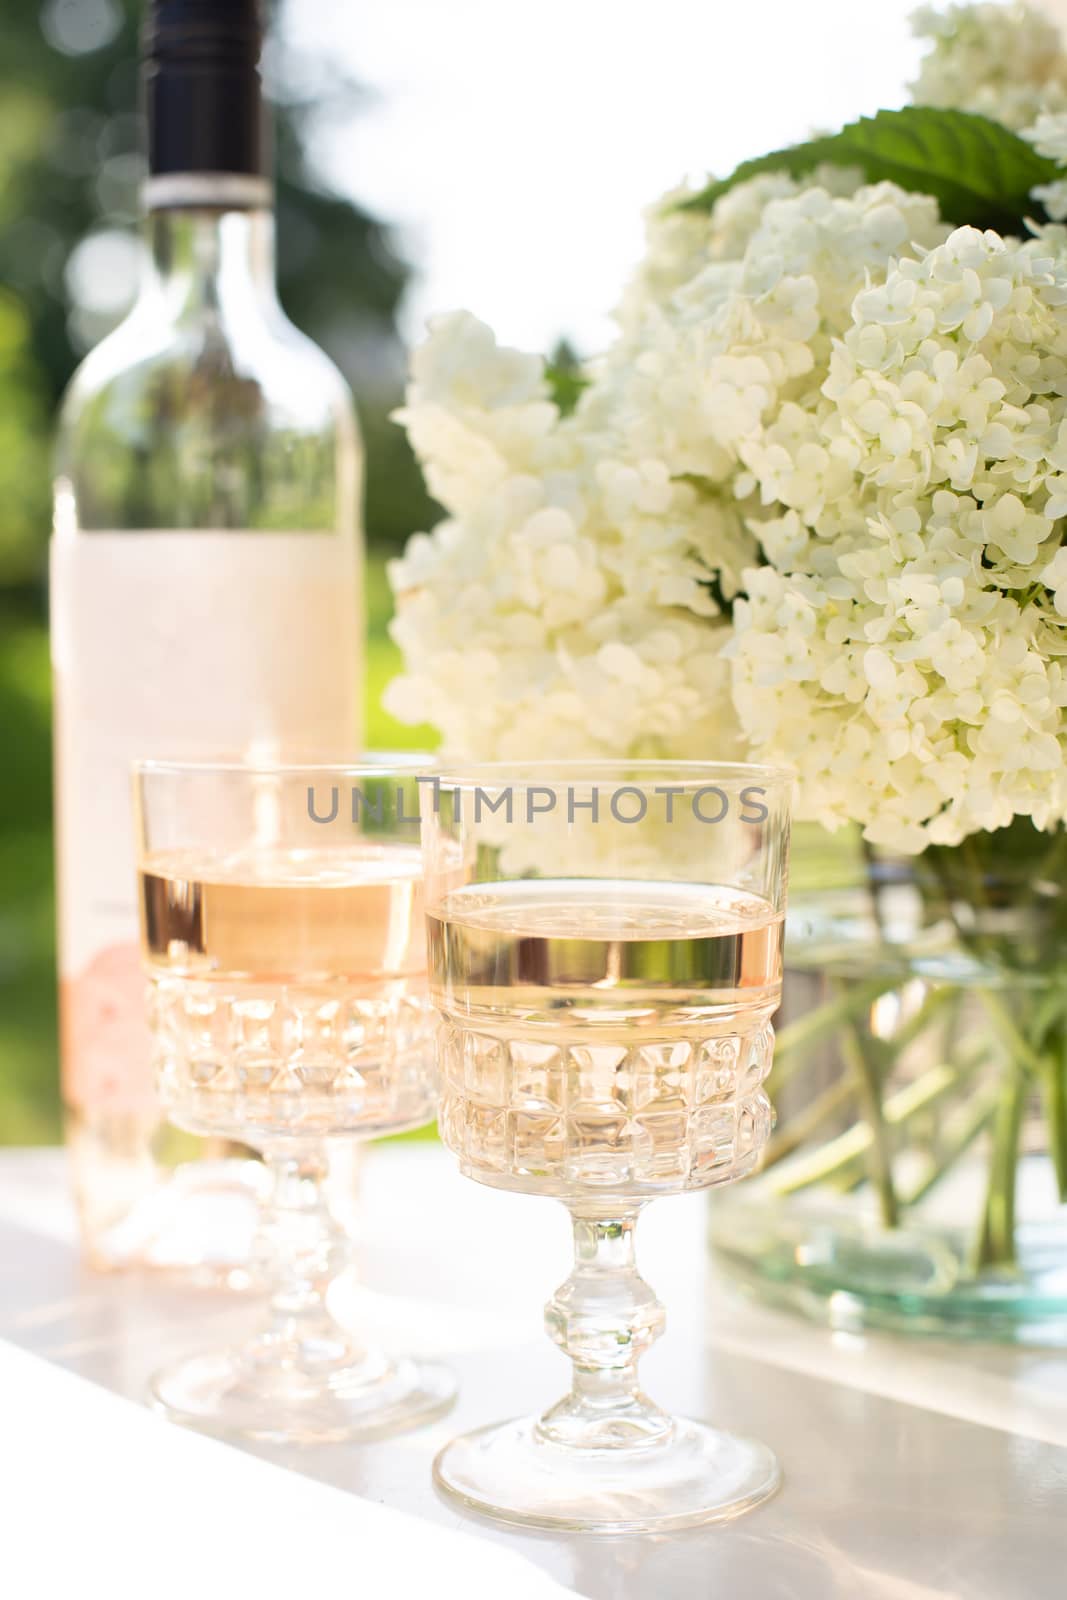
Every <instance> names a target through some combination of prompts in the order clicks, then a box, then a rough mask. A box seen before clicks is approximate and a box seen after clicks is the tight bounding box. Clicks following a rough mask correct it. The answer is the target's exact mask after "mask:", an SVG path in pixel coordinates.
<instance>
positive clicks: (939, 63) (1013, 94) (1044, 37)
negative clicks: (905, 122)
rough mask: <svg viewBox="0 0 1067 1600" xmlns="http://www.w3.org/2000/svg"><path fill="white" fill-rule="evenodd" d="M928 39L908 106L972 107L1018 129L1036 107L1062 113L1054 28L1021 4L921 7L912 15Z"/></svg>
mask: <svg viewBox="0 0 1067 1600" xmlns="http://www.w3.org/2000/svg"><path fill="white" fill-rule="evenodd" d="M912 25H913V27H914V30H915V32H916V33H917V34H918V35H919V36H920V37H921V38H925V39H929V40H930V41H931V43H932V48H931V49H930V51H929V53H928V54H927V55H926V56H925V58H924V59H923V62H922V66H921V68H920V70H919V76H918V78H917V79H916V80H915V82H914V83H913V84H912V85H911V95H912V99H913V100H914V102H915V104H916V105H921V106H949V107H956V108H958V109H959V110H961V111H979V112H981V113H983V115H985V116H987V117H992V118H994V120H995V121H997V122H1003V123H1004V124H1005V125H1006V126H1007V127H1009V128H1024V127H1025V126H1026V125H1027V124H1028V123H1031V122H1033V120H1034V118H1035V117H1036V116H1037V115H1038V113H1039V112H1042V111H1063V110H1067V55H1065V54H1064V50H1063V42H1062V39H1061V36H1060V33H1059V30H1058V28H1057V27H1056V25H1055V24H1054V23H1053V22H1051V21H1050V20H1049V18H1048V17H1046V16H1042V14H1041V13H1040V11H1038V10H1036V9H1035V8H1034V7H1032V6H1029V5H1023V4H1014V5H1002V4H980V5H950V6H948V7H941V6H937V7H935V6H930V5H927V6H922V7H921V8H920V9H919V10H918V11H916V13H915V15H914V17H913V18H912Z"/></svg>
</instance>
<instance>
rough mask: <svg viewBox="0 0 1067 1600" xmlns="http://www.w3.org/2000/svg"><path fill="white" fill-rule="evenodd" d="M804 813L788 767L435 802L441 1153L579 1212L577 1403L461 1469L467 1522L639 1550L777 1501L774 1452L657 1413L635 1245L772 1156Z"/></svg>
mask: <svg viewBox="0 0 1067 1600" xmlns="http://www.w3.org/2000/svg"><path fill="white" fill-rule="evenodd" d="M790 791H791V779H790V777H789V775H788V774H787V773H785V772H782V771H780V770H777V769H770V768H766V767H753V766H741V765H736V764H716V765H711V764H693V765H689V764H684V765H683V764H679V763H671V762H663V763H655V762H632V763H626V764H623V765H611V764H592V765H590V764H584V765H579V764H568V763H554V764H552V765H548V764H545V765H543V766H541V765H539V764H536V763H535V764H533V765H531V766H526V767H522V768H507V767H500V766H497V767H483V768H480V769H468V770H466V771H458V772H454V773H448V772H446V773H444V774H442V775H440V777H439V780H438V781H437V783H436V786H435V793H434V795H433V804H432V805H431V804H430V803H429V800H430V796H429V793H428V792H426V791H424V794H423V803H422V818H423V821H422V838H423V851H424V856H425V863H426V907H427V921H428V928H429V962H430V994H431V1000H432V1003H433V1005H434V1006H435V1008H436V1009H437V1011H438V1013H439V1017H440V1021H439V1025H438V1035H437V1037H438V1063H439V1068H440V1074H441V1099H440V1107H439V1124H440V1129H441V1135H442V1138H443V1139H444V1141H445V1143H446V1144H447V1145H448V1146H449V1148H450V1149H451V1150H452V1151H453V1152H454V1153H455V1155H456V1156H457V1157H458V1158H459V1163H460V1168H461V1170H462V1171H463V1172H464V1173H465V1174H466V1175H467V1176H468V1177H470V1178H474V1179H476V1180H477V1181H478V1182H480V1183H485V1184H489V1185H492V1186H494V1187H497V1188H501V1189H514V1190H521V1191H523V1192H525V1193H528V1194H542V1195H549V1196H552V1197H553V1198H555V1199H557V1200H561V1201H562V1202H563V1203H564V1205H566V1206H567V1207H568V1209H569V1211H570V1213H571V1217H572V1221H573V1227H574V1249H575V1264H574V1270H573V1272H572V1273H571V1275H570V1277H569V1278H568V1279H567V1281H566V1282H565V1283H564V1284H563V1285H562V1286H561V1287H560V1288H559V1289H557V1291H556V1293H555V1294H554V1296H553V1297H552V1299H551V1300H550V1301H549V1303H548V1306H547V1308H546V1326H547V1329H548V1333H549V1337H550V1338H551V1339H553V1340H554V1341H555V1343H556V1344H557V1345H559V1346H560V1348H561V1349H562V1350H563V1351H564V1352H565V1354H566V1355H568V1356H569V1357H570V1359H571V1361H572V1362H573V1369H574V1370H573V1386H572V1389H571V1392H570V1394H568V1395H567V1396H566V1397H565V1398H564V1399H562V1400H561V1401H559V1402H558V1404H556V1405H554V1406H552V1407H551V1408H550V1409H549V1410H548V1411H546V1412H545V1413H544V1414H543V1415H541V1416H540V1417H523V1418H520V1419H518V1420H515V1421H509V1422H504V1423H499V1424H494V1425H492V1426H490V1427H487V1428H482V1429H481V1430H479V1431H478V1432H475V1433H471V1434H467V1435H466V1436H464V1437H462V1438H459V1439H456V1440H455V1441H454V1442H453V1443H452V1444H450V1445H448V1446H447V1448H445V1449H444V1450H443V1451H442V1452H441V1454H440V1455H439V1456H438V1458H437V1460H436V1462H435V1466H434V1474H435V1479H436V1481H437V1483H438V1485H439V1486H440V1487H441V1488H443V1489H444V1490H446V1491H448V1492H449V1493H450V1494H451V1495H453V1496H455V1497H456V1498H457V1499H459V1500H460V1501H462V1502H463V1503H464V1504H465V1505H467V1506H468V1507H471V1508H473V1509H475V1510H478V1511H481V1512H483V1513H487V1514H489V1515H492V1516H496V1517H499V1518H502V1519H504V1520H506V1521H510V1522H518V1523H527V1524H532V1525H535V1526H541V1527H549V1528H577V1529H587V1530H594V1531H598V1532H611V1533H616V1532H631V1531H638V1530H643V1529H655V1530H662V1529H670V1528H680V1527H685V1526H687V1525H689V1524H693V1523H699V1522H704V1521H709V1520H713V1519H718V1518H724V1517H729V1516H733V1515H736V1514H737V1513H739V1512H741V1511H744V1510H746V1509H747V1508H749V1507H750V1506H753V1505H756V1504H757V1503H758V1502H759V1501H761V1500H763V1499H764V1498H765V1497H766V1496H768V1495H770V1494H772V1493H773V1491H774V1490H775V1488H776V1487H777V1484H778V1481H779V1470H778V1465H777V1462H776V1460H775V1458H774V1456H773V1454H772V1453H771V1451H770V1450H769V1449H768V1448H767V1447H766V1446H765V1445H763V1444H759V1443H756V1442H754V1441H751V1440H748V1439H742V1438H734V1437H732V1436H731V1435H729V1434H725V1433H722V1432H720V1431H718V1430H716V1429H714V1428H712V1427H710V1426H708V1425H707V1424H705V1423H703V1422H695V1421H689V1420H685V1419H679V1418H676V1417H672V1416H670V1415H668V1414H667V1413H666V1412H664V1411H662V1410H661V1409H660V1407H659V1406H657V1405H656V1404H655V1403H654V1402H653V1401H651V1400H650V1399H648V1398H647V1396H646V1395H644V1394H643V1393H642V1391H641V1388H640V1385H639V1382H638V1371H637V1368H638V1361H639V1359H640V1357H641V1355H642V1354H643V1353H644V1352H645V1351H646V1350H647V1349H648V1348H649V1346H650V1345H651V1344H652V1342H653V1340H655V1339H656V1338H657V1337H658V1335H659V1334H660V1332H661V1331H662V1328H663V1321H664V1313H663V1308H662V1306H661V1305H660V1303H659V1301H658V1300H657V1299H656V1296H655V1295H654V1293H653V1292H652V1290H651V1289H650V1288H649V1287H648V1285H647V1284H646V1283H645V1282H644V1280H643V1279H642V1278H641V1277H640V1276H639V1274H638V1272H637V1269H636V1266H635V1263H634V1225H635V1223H636V1221H637V1217H638V1214H639V1212H640V1211H641V1208H642V1207H643V1206H644V1205H645V1204H646V1203H647V1202H648V1201H649V1200H652V1199H654V1198H655V1197H656V1196H658V1195H670V1194H681V1193H685V1192H687V1191H689V1190H693V1189H704V1188H707V1187H710V1186H711V1185H714V1184H722V1183H729V1182H732V1181H733V1180H734V1179H736V1178H740V1177H743V1176H744V1174H745V1173H747V1172H750V1171H751V1170H752V1168H753V1167H754V1166H755V1164H756V1162H757V1161H758V1159H759V1155H760V1152H761V1149H762V1147H763V1145H764V1143H765V1141H766V1139H767V1136H768V1134H769V1131H770V1127H771V1108H770V1103H769V1101H768V1099H767V1096H766V1094H765V1093H764V1090H763V1081H764V1079H765V1078H766V1076H767V1073H768V1071H769V1070H770V1065H771V1052H772V1048H773V1034H772V1030H771V1017H772V1015H773V1013H774V1011H775V1009H776V1007H777V1004H778V1000H779V995H780V992H781V961H782V925H783V916H784V911H785V896H786V879H787V862H788V841H789V801H790Z"/></svg>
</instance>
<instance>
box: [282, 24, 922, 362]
mask: <svg viewBox="0 0 1067 1600" xmlns="http://www.w3.org/2000/svg"><path fill="white" fill-rule="evenodd" d="M915 3H916V0H537V3H536V4H533V5H526V4H522V3H520V0H295V3H294V0H291V3H290V5H289V8H288V25H287V34H288V36H289V38H290V39H291V40H292V42H293V43H294V44H297V45H314V46H315V47H321V46H322V45H323V43H324V42H325V43H327V44H328V46H329V48H330V49H332V50H336V52H337V54H338V57H339V59H341V60H342V61H343V62H344V64H345V65H346V67H348V68H349V70H350V71H351V72H352V73H353V75H354V76H356V77H358V78H359V80H360V81H361V82H362V83H364V84H365V85H366V86H367V87H368V88H369V89H370V90H371V91H373V100H372V102H371V103H370V104H369V105H368V107H367V108H366V109H365V110H364V111H363V113H362V114H361V116H360V117H359V118H358V119H357V120H356V121H354V122H353V124H352V125H351V127H350V128H349V129H348V130H347V131H345V133H344V134H343V135H340V134H336V133H335V134H334V135H333V136H332V137H331V139H330V140H329V141H328V142H327V143H326V145H325V149H326V163H325V164H326V166H327V170H328V173H329V175H330V177H331V178H332V180H333V181H334V182H335V183H336V184H337V185H338V186H340V187H341V188H343V189H345V190H346V191H348V192H350V193H353V194H354V195H356V196H357V197H358V198H360V199H361V200H363V201H365V202H366V203H368V204H369V205H370V206H371V207H372V208H373V209H374V210H375V211H376V212H377V213H378V214H379V215H380V216H382V217H384V218H385V219H387V220H388V221H390V222H392V223H394V224H395V225H396V226H397V227H398V229H399V231H400V238H401V242H402V244H403V245H404V247H405V248H406V250H407V253H408V256H409V258H410V259H411V260H412V262H413V263H414V264H415V265H416V268H417V272H418V276H417V279H416V282H415V284H414V285H413V288H412V292H411V294H410V297H409V301H408V305H407V307H406V322H405V332H406V333H407V334H408V336H409V337H412V338H415V337H418V336H419V335H420V332H421V329H422V327H423V325H424V323H425V318H426V316H427V315H428V314H429V313H430V312H432V311H434V310H445V309H450V308H452V307H455V306H466V307H468V308H469V309H471V310H472V311H474V312H476V313H477V315H479V316H480V317H482V318H484V319H485V320H486V321H487V322H489V323H491V324H492V326H493V327H494V328H495V329H496V331H497V333H498V335H499V336H500V337H501V338H503V339H505V340H506V341H507V342H509V343H513V344H517V345H520V346H523V347H527V348H531V349H544V348H546V347H548V346H550V345H551V344H553V343H554V342H555V340H556V339H557V338H558V337H559V335H560V334H567V335H568V336H569V337H570V338H571V339H572V341H573V342H574V343H575V344H576V345H577V347H578V348H579V350H580V351H582V352H583V353H585V354H589V353H590V352H591V351H593V350H595V349H597V348H598V347H599V346H600V345H601V344H603V343H604V342H605V341H606V339H607V338H608V337H609V335H610V327H611V325H610V322H609V320H608V313H609V312H610V309H611V307H612V305H613V303H614V302H615V300H616V298H617V294H618V290H619V287H620V285H621V283H622V281H623V279H624V277H625V275H626V272H627V270H628V268H629V267H630V265H632V263H633V262H634V261H635V260H636V259H637V257H638V256H639V254H640V251H641V237H642V234H641V212H642V209H643V208H644V206H646V205H647V204H648V203H650V202H651V201H652V200H654V199H655V198H656V197H657V196H658V195H659V194H661V193H662V192H663V191H664V190H665V189H667V188H670V187H672V186H673V185H674V184H676V183H677V182H678V181H679V180H680V179H681V178H682V177H683V176H685V175H686V174H689V173H703V172H705V171H707V170H709V169H711V170H715V171H717V172H720V173H723V172H726V171H728V170H729V169H730V168H731V167H733V166H734V165H735V164H736V163H737V162H738V161H740V160H743V159H744V158H745V157H746V156H752V155H758V154H761V153H762V152H764V151H766V150H769V149H773V148H774V147H775V146H777V145H782V144H786V143H789V142H791V141H793V140H795V139H798V138H802V137H803V136H804V135H805V134H806V133H807V132H809V131H810V128H811V126H812V125H813V124H817V125H819V126H821V127H823V128H833V127H836V126H839V125H840V124H841V123H842V122H846V121H848V120H849V119H850V118H852V117H854V116H856V115H858V114H860V113H861V112H865V111H873V110H875V109H877V108H878V107H879V106H895V105H900V104H901V103H902V101H903V100H904V98H905V96H906V90H905V85H906V84H907V82H908V80H909V78H910V77H911V76H912V75H913V73H914V71H915V68H916V64H917V61H918V56H919V46H918V42H917V41H916V40H914V39H913V38H912V36H911V31H910V27H909V24H908V17H909V15H910V13H911V12H912V11H913V10H914V8H915Z"/></svg>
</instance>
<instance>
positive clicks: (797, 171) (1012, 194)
mask: <svg viewBox="0 0 1067 1600" xmlns="http://www.w3.org/2000/svg"><path fill="white" fill-rule="evenodd" d="M822 162H829V163H830V164H831V165H832V166H838V167H860V168H861V169H862V171H863V174H864V176H865V177H866V179H867V182H868V183H881V182H883V181H885V180H887V179H888V180H890V181H891V182H893V183H896V184H899V186H900V187H901V188H902V189H909V190H913V191H916V192H918V193H921V194H930V195H933V196H934V198H935V200H936V201H937V203H938V205H939V206H940V208H941V215H942V217H944V219H945V221H946V222H954V223H957V224H962V223H970V224H971V226H972V227H975V228H995V229H996V230H997V232H998V233H1004V234H1007V233H1015V234H1018V233H1022V232H1023V231H1024V230H1023V224H1024V221H1025V219H1026V218H1027V217H1033V218H1036V219H1042V218H1043V217H1044V215H1045V213H1044V209H1043V207H1042V206H1040V205H1039V204H1038V203H1037V201H1035V200H1031V199H1030V190H1031V189H1033V188H1034V186H1035V185H1036V184H1039V183H1051V182H1052V181H1053V180H1054V179H1055V178H1056V177H1058V176H1060V175H1061V172H1060V168H1059V167H1057V165H1056V163H1055V162H1054V161H1050V160H1048V159H1047V158H1046V157H1045V156H1039V155H1038V153H1037V151H1036V150H1035V149H1034V148H1033V146H1032V145H1029V144H1027V142H1026V140H1025V139H1020V138H1019V136H1018V134H1016V133H1012V132H1011V130H1010V129H1009V128H1005V127H1002V126H1001V124H1000V123H999V122H993V121H992V120H991V119H990V118H989V117H982V116H978V115H976V114H975V113H974V112H971V111H946V110H941V109H939V108H938V107H935V106H905V107H904V109H903V110H901V111H879V112H878V113H877V114H876V115H875V116H873V117H861V118H860V119H859V121H858V122H850V123H849V124H848V126H847V127H845V128H842V129H841V132H840V133H834V134H828V135H826V136H825V137H823V138H819V139H810V140H809V141H808V142H807V143H806V144H797V145H793V146H792V147H791V148H790V149H788V150H775V151H772V153H771V154H770V155H766V156H759V157H757V158H756V160H754V161H743V162H742V163H741V165H740V166H739V167H738V168H737V169H736V171H735V172H733V173H732V174H731V176H730V177H729V178H723V179H722V180H721V181H719V182H717V183H711V184H709V185H708V186H707V188H706V189H703V190H701V192H700V193H699V194H696V195H693V196H692V197H691V198H690V199H688V200H685V201H683V202H682V206H681V209H682V210H684V211H710V210H711V208H712V206H713V205H714V204H715V202H716V200H718V199H719V198H720V196H722V195H724V194H726V192H727V190H729V189H732V188H733V186H734V184H735V183H743V182H744V181H745V179H746V178H754V177H756V176H757V175H758V174H759V173H761V172H788V173H790V174H791V176H793V177H794V178H800V177H803V176H804V175H805V174H807V173H809V172H811V170H812V168H813V167H816V166H819V165H820V164H821V163H822Z"/></svg>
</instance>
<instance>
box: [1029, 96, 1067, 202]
mask: <svg viewBox="0 0 1067 1600" xmlns="http://www.w3.org/2000/svg"><path fill="white" fill-rule="evenodd" d="M1022 135H1023V138H1024V139H1029V141H1030V143H1031V144H1032V145H1033V146H1034V148H1035V150H1037V152H1038V154H1039V155H1043V156H1048V157H1049V158H1050V159H1051V160H1052V161H1056V162H1058V163H1059V165H1060V166H1061V167H1067V112H1063V111H1057V112H1052V111H1044V112H1042V114H1041V116H1039V117H1038V119H1037V121H1036V122H1035V123H1034V125H1033V127H1032V128H1023V130H1022ZM1030 192H1031V194H1032V195H1033V197H1034V199H1035V200H1040V202H1041V204H1042V205H1043V206H1044V208H1045V210H1046V211H1047V212H1048V214H1049V216H1050V217H1051V218H1052V220H1053V222H1063V221H1064V220H1065V219H1067V176H1065V177H1063V178H1056V179H1054V180H1053V182H1052V183H1039V184H1038V185H1037V186H1036V187H1035V188H1034V189H1032V190H1031V191H1030Z"/></svg>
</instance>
